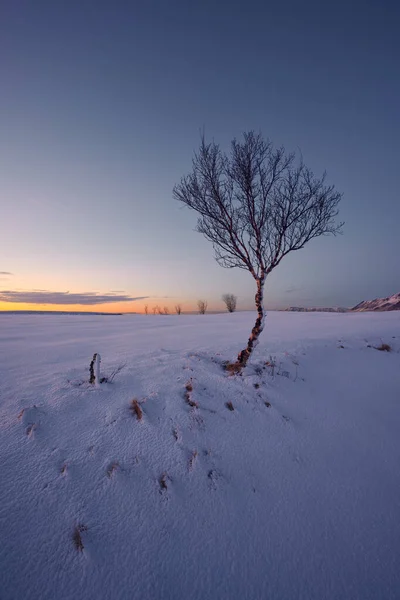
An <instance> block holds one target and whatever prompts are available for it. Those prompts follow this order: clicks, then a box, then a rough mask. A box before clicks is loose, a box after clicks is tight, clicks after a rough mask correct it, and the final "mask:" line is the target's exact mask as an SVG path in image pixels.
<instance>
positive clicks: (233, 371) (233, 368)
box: [224, 362, 243, 375]
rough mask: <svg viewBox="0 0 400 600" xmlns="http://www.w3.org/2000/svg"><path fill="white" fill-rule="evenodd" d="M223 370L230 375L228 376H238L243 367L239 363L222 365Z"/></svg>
mask: <svg viewBox="0 0 400 600" xmlns="http://www.w3.org/2000/svg"><path fill="white" fill-rule="evenodd" d="M224 369H225V371H228V373H230V375H238V374H239V373H241V372H242V369H243V365H241V364H240V363H237V362H235V363H230V362H228V363H225V365H224Z"/></svg>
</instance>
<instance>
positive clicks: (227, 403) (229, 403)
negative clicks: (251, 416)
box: [225, 401, 235, 410]
mask: <svg viewBox="0 0 400 600" xmlns="http://www.w3.org/2000/svg"><path fill="white" fill-rule="evenodd" d="M225 406H226V408H227V409H229V410H235V409H234V407H233V404H232V402H231V401H229V402H225Z"/></svg>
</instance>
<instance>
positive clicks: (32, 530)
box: [0, 312, 400, 600]
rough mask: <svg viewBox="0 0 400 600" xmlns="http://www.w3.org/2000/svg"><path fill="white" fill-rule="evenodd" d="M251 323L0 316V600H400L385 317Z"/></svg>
mask: <svg viewBox="0 0 400 600" xmlns="http://www.w3.org/2000/svg"><path fill="white" fill-rule="evenodd" d="M253 321H254V315H253V314H250V313H234V314H231V315H230V314H222V315H205V316H200V315H197V316H180V317H178V316H157V317H153V316H148V317H145V316H129V317H115V318H114V319H107V318H105V317H83V316H79V317H73V316H41V315H29V316H28V315H27V316H20V317H18V316H15V315H0V369H1V373H0V539H1V544H0V598H1V600H28V599H29V600H39V599H40V600H55V599H57V600H64V599H71V600H72V599H77V598H79V599H80V598H84V599H85V600H95V599H96V600H102V599H107V600H108V599H110V600H114V599H116V600H125V599H126V600H136V599H146V600H147V599H151V600H152V599H157V600H161V599H181V598H185V599H188V600H189V599H190V600H192V599H193V600H200V599H206V598H207V599H208V598H209V599H218V600H220V599H227V600H228V599H229V600H232V599H233V600H235V599H238V600H239V599H240V600H242V599H249V600H267V599H268V600H270V599H272V600H273V599H279V600H296V599H304V600H339V599H351V600H357V599H359V600H369V599H370V600H376V599H378V598H379V599H380V600H389V599H393V600H394V599H398V598H399V591H400V568H399V567H400V564H399V557H400V526H399V510H400V504H399V498H400V471H399V459H400V436H399V431H400V368H399V367H400V353H399V350H400V313H378V314H374V313H368V314H352V313H347V314H320V313H305V314H301V313H300V314H298V313H288V312H281V313H269V315H268V317H267V322H266V329H265V331H264V333H263V336H262V340H261V343H260V346H259V347H258V348H257V351H256V355H255V357H254V360H253V363H252V365H251V366H250V367H249V368H248V370H247V372H246V373H245V374H244V375H243V376H242V377H235V376H234V377H229V376H228V375H227V374H226V372H225V371H224V370H223V369H222V366H221V362H222V361H223V360H224V359H229V358H233V357H234V356H235V354H236V353H237V351H238V350H239V349H241V347H242V345H243V342H244V341H245V340H246V338H247V335H248V333H249V330H250V328H251V326H252V324H253ZM382 342H384V343H387V344H389V345H390V346H391V348H392V351H391V352H380V351H378V350H376V349H375V348H374V346H380V345H381V344H382ZM94 352H99V353H100V354H101V356H102V371H103V374H105V375H107V374H110V372H111V371H112V370H113V369H114V368H116V367H118V366H119V365H121V364H126V366H125V368H124V369H123V370H122V371H121V372H120V373H119V374H118V375H117V376H116V377H115V379H114V381H113V383H107V384H102V385H101V386H100V387H98V388H96V387H93V386H90V385H89V384H88V383H87V378H88V367H89V362H90V359H91V358H92V355H93V353H94ZM266 363H268V364H266ZM134 398H136V399H137V400H138V403H139V406H140V408H141V410H142V411H143V416H142V419H141V420H137V416H136V414H135V413H134V412H133V411H131V410H130V403H131V400H132V399H134ZM230 402H231V403H232V407H231V408H233V409H234V410H231V409H230V408H229V407H228V406H227V403H230Z"/></svg>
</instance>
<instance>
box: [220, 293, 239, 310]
mask: <svg viewBox="0 0 400 600" xmlns="http://www.w3.org/2000/svg"><path fill="white" fill-rule="evenodd" d="M222 300H223V301H224V303H225V306H226V310H227V311H228V312H235V310H236V304H237V296H234V294H224V295H223V296H222Z"/></svg>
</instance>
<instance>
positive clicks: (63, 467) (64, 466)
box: [60, 463, 67, 475]
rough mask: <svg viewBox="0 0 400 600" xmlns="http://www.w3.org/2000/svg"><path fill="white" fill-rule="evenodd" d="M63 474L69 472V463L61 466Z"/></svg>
mask: <svg viewBox="0 0 400 600" xmlns="http://www.w3.org/2000/svg"><path fill="white" fill-rule="evenodd" d="M60 473H61V475H66V474H67V463H65V464H64V465H63V466H62V467H61V471H60Z"/></svg>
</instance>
